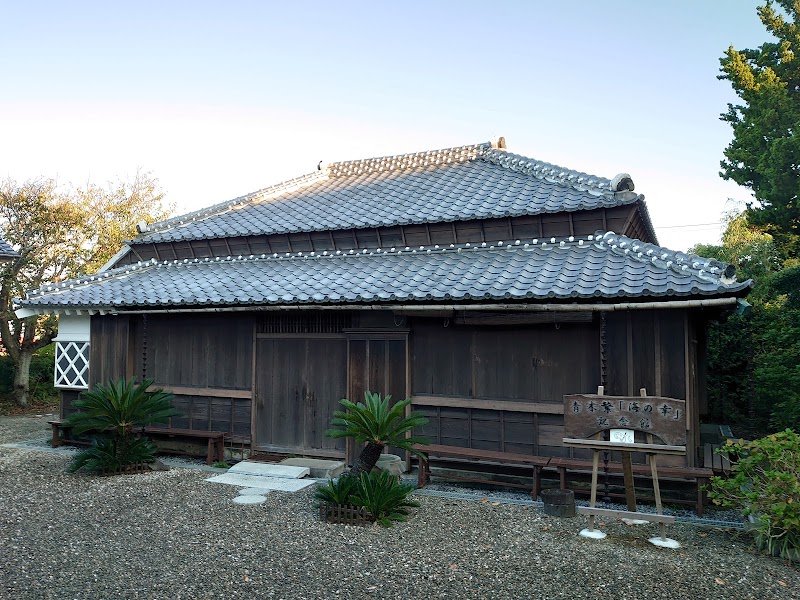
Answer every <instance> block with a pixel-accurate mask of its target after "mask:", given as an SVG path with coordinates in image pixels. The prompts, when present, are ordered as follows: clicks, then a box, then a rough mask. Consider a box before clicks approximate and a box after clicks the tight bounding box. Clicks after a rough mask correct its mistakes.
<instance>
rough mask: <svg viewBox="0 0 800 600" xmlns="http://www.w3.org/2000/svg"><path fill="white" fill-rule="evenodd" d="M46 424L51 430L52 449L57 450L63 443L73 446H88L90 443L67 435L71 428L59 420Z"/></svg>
mask: <svg viewBox="0 0 800 600" xmlns="http://www.w3.org/2000/svg"><path fill="white" fill-rule="evenodd" d="M48 423H49V424H50V427H51V428H52V430H53V440H52V442H51V445H52V446H53V448H58V447H59V446H60V445H61V444H62V443H64V442H69V443H70V444H73V445H75V446H89V445H90V443H91V442H89V441H87V440H85V439H79V438H75V437H72V436H71V435H69V431H70V430H71V428H70V427H67V426H66V425H64V422H63V421H61V420H58V419H56V420H53V421H48ZM62 431H63V435H62Z"/></svg>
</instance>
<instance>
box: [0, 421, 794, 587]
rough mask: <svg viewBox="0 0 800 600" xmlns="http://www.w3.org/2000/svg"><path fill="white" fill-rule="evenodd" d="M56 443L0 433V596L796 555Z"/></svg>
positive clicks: (8, 430)
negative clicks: (32, 445) (373, 509)
mask: <svg viewBox="0 0 800 600" xmlns="http://www.w3.org/2000/svg"><path fill="white" fill-rule="evenodd" d="M46 420H47V418H46V417H0V443H5V442H16V441H22V440H27V439H31V438H37V437H40V438H45V437H47V435H48V433H49V427H48V425H47V423H46ZM67 460H68V457H66V456H63V455H58V454H50V453H44V452H37V451H32V450H27V449H9V448H0V555H1V556H2V558H1V559H0V597H2V598H14V599H19V600H23V599H27V598H31V599H34V598H35V599H37V600H38V599H44V598H59V599H62V598H63V599H68V598H81V599H84V598H97V599H112V598H163V599H169V600H172V599H179V598H183V599H194V598H248V599H249V598H275V599H277V598H287V599H289V598H298V599H299V598H308V599H312V598H313V599H316V598H343V599H344V598H347V599H351V598H373V597H374V598H404V599H408V598H448V599H460V598H491V599H500V598H545V599H551V598H569V599H578V598H588V597H592V598H597V599H603V598H614V599H621V598H625V599H628V600H631V599H636V598H640V599H657V598H665V599H670V600H676V599H683V598H686V599H700V598H720V599H722V598H724V599H726V600H731V599H738V598H758V599H769V598H800V569H799V568H798V566H797V565H791V564H787V563H786V562H785V561H782V560H777V559H774V558H770V557H767V556H764V555H760V554H757V553H755V551H754V550H752V549H751V547H750V546H749V543H748V542H749V540H748V538H746V537H742V535H741V534H738V533H736V532H732V531H724V530H718V529H712V528H701V527H698V526H695V525H686V524H677V525H674V526H672V527H670V528H669V535H670V537H672V538H674V539H676V540H678V541H680V542H681V544H682V546H683V547H682V548H681V549H680V550H668V549H661V548H656V547H654V546H652V545H650V544H649V543H647V541H646V538H648V537H651V536H653V535H655V534H656V532H657V527H656V526H655V525H647V526H637V527H634V526H627V525H624V524H623V523H622V522H620V521H608V522H607V523H605V524H603V525H602V529H603V531H605V532H606V533H608V538H607V539H606V540H604V541H595V540H587V539H584V538H581V537H579V536H578V535H577V532H578V531H579V530H580V529H581V528H583V527H585V526H586V520H585V518H584V517H576V518H574V519H557V518H553V517H548V516H546V515H543V514H542V513H541V511H539V510H537V509H534V508H530V507H522V506H515V505H510V504H500V503H493V502H481V501H480V500H478V501H462V500H448V499H443V498H436V497H429V496H420V497H419V501H420V502H421V504H422V506H421V507H420V508H418V509H412V511H413V512H412V516H411V517H410V519H409V521H408V522H406V523H400V524H398V525H395V526H394V527H393V528H391V529H383V528H381V527H379V526H374V527H367V528H361V527H346V526H341V525H328V524H325V523H321V522H320V521H319V517H318V514H317V513H316V511H315V509H314V507H313V500H312V497H311V496H312V492H311V491H303V492H299V493H296V494H284V493H279V492H273V493H272V494H270V495H269V496H268V498H267V501H266V502H265V503H264V504H260V505H252V506H240V505H235V504H233V503H232V501H231V500H232V499H233V498H234V497H235V496H236V495H237V491H238V490H237V488H235V487H231V486H224V485H215V484H211V483H206V482H204V481H203V479H204V478H205V477H207V476H208V474H207V473H204V472H202V471H196V470H188V469H173V470H171V471H168V472H156V473H151V474H146V475H131V476H122V477H111V478H99V477H89V476H74V475H67V474H66V473H65V472H64V469H65V466H66V464H67Z"/></svg>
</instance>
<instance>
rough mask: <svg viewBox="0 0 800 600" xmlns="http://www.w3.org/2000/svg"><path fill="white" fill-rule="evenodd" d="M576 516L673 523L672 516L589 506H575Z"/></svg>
mask: <svg viewBox="0 0 800 600" xmlns="http://www.w3.org/2000/svg"><path fill="white" fill-rule="evenodd" d="M575 510H576V511H577V512H578V514H582V515H590V516H591V515H594V516H597V517H619V518H620V519H642V520H644V521H650V522H652V523H674V522H675V517H673V516H672V515H654V514H651V513H641V512H631V511H627V510H614V509H613V508H591V507H589V506H576V507H575Z"/></svg>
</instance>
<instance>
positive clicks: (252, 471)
mask: <svg viewBox="0 0 800 600" xmlns="http://www.w3.org/2000/svg"><path fill="white" fill-rule="evenodd" d="M310 472H311V470H310V469H309V468H308V467H304V466H290V465H274V464H271V463H263V462H258V461H255V460H253V461H250V460H243V461H242V462H239V463H236V464H235V465H233V466H232V467H231V468H230V469H228V473H241V474H244V475H261V476H263V477H283V478H285V479H301V478H303V477H305V476H306V475H308V474H309V473H310Z"/></svg>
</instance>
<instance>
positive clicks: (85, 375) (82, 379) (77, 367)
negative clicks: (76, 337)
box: [53, 341, 89, 389]
mask: <svg viewBox="0 0 800 600" xmlns="http://www.w3.org/2000/svg"><path fill="white" fill-rule="evenodd" d="M53 385H54V386H55V387H58V388H71V389H87V388H88V387H89V342H68V341H63V342H56V365H55V376H54V381H53Z"/></svg>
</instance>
